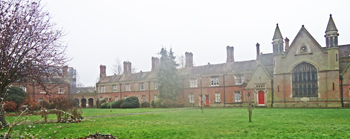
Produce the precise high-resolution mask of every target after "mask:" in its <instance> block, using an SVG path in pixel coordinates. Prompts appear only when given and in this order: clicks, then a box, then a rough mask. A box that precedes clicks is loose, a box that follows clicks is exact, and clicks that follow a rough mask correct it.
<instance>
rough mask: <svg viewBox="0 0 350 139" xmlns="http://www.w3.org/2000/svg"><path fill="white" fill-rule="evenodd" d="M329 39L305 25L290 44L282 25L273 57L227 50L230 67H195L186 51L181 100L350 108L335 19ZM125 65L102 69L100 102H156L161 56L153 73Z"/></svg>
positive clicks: (346, 49) (349, 48)
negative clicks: (321, 39)
mask: <svg viewBox="0 0 350 139" xmlns="http://www.w3.org/2000/svg"><path fill="white" fill-rule="evenodd" d="M324 36H325V42H326V43H325V45H324V46H321V45H320V43H318V42H317V41H316V40H315V39H314V38H313V37H312V35H311V34H310V33H309V32H308V31H307V30H306V28H305V27H304V26H302V27H301V29H300V30H299V32H298V33H297V35H296V37H295V38H294V40H293V41H292V42H291V43H289V39H288V38H283V37H282V33H281V31H280V29H279V26H278V24H277V26H276V29H275V32H274V35H273V39H272V49H273V53H267V54H262V53H260V45H259V44H258V43H257V44H256V54H257V57H256V59H254V60H249V61H235V60H234V47H232V46H227V47H226V51H227V60H226V62H225V63H221V64H210V63H208V64H207V65H202V66H193V54H192V53H190V52H186V53H185V57H186V65H185V67H184V68H179V69H178V74H179V75H180V76H181V78H182V83H183V84H182V85H183V88H182V90H181V93H180V96H182V98H183V99H184V102H185V106H189V107H194V106H201V105H203V106H210V107H217V106H237V107H240V106H245V105H247V104H249V103H254V104H255V105H256V106H258V107H344V106H349V84H350V83H349V79H350V70H349V66H350V44H346V45H338V36H339V33H338V29H337V27H336V25H335V23H334V21H333V18H332V15H331V16H330V18H329V21H328V25H327V28H326V32H325V35H324ZM123 64H124V73H123V74H121V75H111V76H107V75H106V66H104V65H101V66H100V80H99V81H98V83H96V89H97V93H96V97H97V99H100V100H101V99H105V98H107V99H108V100H110V101H116V100H118V99H125V98H127V97H130V96H137V97H138V98H139V100H140V102H141V103H142V102H150V103H151V102H152V101H154V100H156V99H157V98H158V96H159V92H158V91H157V86H158V84H157V78H156V75H157V74H156V73H157V66H158V65H159V58H155V57H152V70H151V71H149V72H142V71H141V72H138V73H131V62H124V63H123ZM96 97H95V98H96ZM79 99H82V98H79ZM83 99H85V98H83ZM201 100H203V104H202V103H201V102H202V101H201Z"/></svg>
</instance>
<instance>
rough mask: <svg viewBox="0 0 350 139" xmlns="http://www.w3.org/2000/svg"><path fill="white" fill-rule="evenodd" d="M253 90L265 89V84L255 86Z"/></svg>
mask: <svg viewBox="0 0 350 139" xmlns="http://www.w3.org/2000/svg"><path fill="white" fill-rule="evenodd" d="M255 88H265V84H256V85H255Z"/></svg>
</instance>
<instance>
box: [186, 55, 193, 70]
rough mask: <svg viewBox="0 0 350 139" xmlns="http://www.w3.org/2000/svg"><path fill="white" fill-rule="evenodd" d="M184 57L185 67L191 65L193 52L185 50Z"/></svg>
mask: <svg viewBox="0 0 350 139" xmlns="http://www.w3.org/2000/svg"><path fill="white" fill-rule="evenodd" d="M185 57H186V64H185V67H186V68H187V67H193V54H192V53H191V52H186V53H185Z"/></svg>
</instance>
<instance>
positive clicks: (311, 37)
mask: <svg viewBox="0 0 350 139" xmlns="http://www.w3.org/2000/svg"><path fill="white" fill-rule="evenodd" d="M303 32H305V34H306V35H307V36H309V38H310V39H311V41H313V42H314V43H315V44H316V45H317V47H318V48H320V50H321V51H322V52H323V53H326V52H325V49H324V48H322V46H321V45H320V44H319V43H318V42H317V41H316V40H315V38H314V37H313V36H312V35H311V34H310V33H309V31H307V30H306V28H305V27H304V25H302V26H301V29H300V30H299V32H298V34H297V35H296V36H295V38H294V40H293V41H292V43H291V45H290V47H293V46H294V45H295V44H294V43H296V40H297V38H298V36H300V35H301V34H302V33H303ZM290 50H291V49H287V51H286V52H285V55H286V54H288V53H289V51H290Z"/></svg>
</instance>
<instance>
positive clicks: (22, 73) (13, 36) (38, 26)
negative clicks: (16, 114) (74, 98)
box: [0, 0, 69, 126]
mask: <svg viewBox="0 0 350 139" xmlns="http://www.w3.org/2000/svg"><path fill="white" fill-rule="evenodd" d="M62 37H63V33H62V31H61V30H57V29H55V24H53V23H52V22H51V20H50V16H49V13H48V12H46V11H44V10H43V7H42V6H41V5H40V1H37V0H28V1H24V0H23V1H22V0H5V1H0V46H1V48H0V54H1V55H0V97H2V98H3V97H4V96H5V95H6V90H7V89H6V88H7V87H8V86H9V85H10V84H11V83H14V82H20V83H27V82H35V83H36V84H39V85H41V86H44V80H46V79H47V78H50V77H52V76H53V75H60V76H62V75H61V72H59V70H60V68H57V67H62V66H64V65H65V63H66V62H67V61H69V59H68V58H67V56H66V55H65V50H66V46H65V45H63V44H62V41H61V39H62ZM0 121H1V123H0V124H1V125H0V126H6V125H7V123H6V120H5V116H4V111H3V109H2V107H0Z"/></svg>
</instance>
